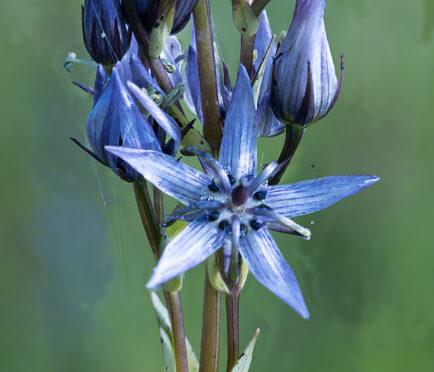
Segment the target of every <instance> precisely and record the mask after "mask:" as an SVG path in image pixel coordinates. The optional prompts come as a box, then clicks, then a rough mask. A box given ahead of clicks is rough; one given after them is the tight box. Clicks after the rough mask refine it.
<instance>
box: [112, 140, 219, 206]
mask: <svg viewBox="0 0 434 372" xmlns="http://www.w3.org/2000/svg"><path fill="white" fill-rule="evenodd" d="M106 150H107V151H108V152H110V153H112V154H114V155H116V156H118V157H119V158H121V159H122V160H124V161H125V162H127V163H128V164H129V165H130V166H132V167H133V168H134V169H135V170H136V171H137V172H139V173H140V174H141V175H142V176H143V177H144V178H145V179H146V180H147V181H149V182H151V183H152V184H153V185H154V186H155V187H157V188H158V189H160V190H161V191H163V192H164V193H166V194H168V195H170V196H172V197H173V198H175V199H176V200H179V201H180V202H181V203H184V204H191V203H195V202H197V201H199V200H200V198H201V197H202V196H204V195H206V194H207V190H208V185H209V184H210V182H211V178H210V177H209V176H207V175H206V174H204V173H202V172H199V171H197V170H196V169H194V168H191V167H190V166H188V165H186V164H184V163H181V162H180V161H177V160H176V159H175V158H173V157H171V156H169V155H166V154H163V153H162V152H158V151H147V150H136V149H130V148H125V147H114V146H107V147H106Z"/></svg>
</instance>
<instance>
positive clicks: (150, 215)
mask: <svg viewBox="0 0 434 372" xmlns="http://www.w3.org/2000/svg"><path fill="white" fill-rule="evenodd" d="M134 194H135V195H136V203H137V208H138V210H139V214H140V218H141V220H142V224H143V228H144V229H145V232H146V236H147V238H148V241H149V244H150V245H151V249H152V253H154V256H155V257H159V245H160V238H161V236H160V228H159V226H158V223H157V219H156V216H155V213H154V210H153V209H152V201H151V198H150V196H149V192H148V187H147V186H146V181H145V180H140V181H137V182H134Z"/></svg>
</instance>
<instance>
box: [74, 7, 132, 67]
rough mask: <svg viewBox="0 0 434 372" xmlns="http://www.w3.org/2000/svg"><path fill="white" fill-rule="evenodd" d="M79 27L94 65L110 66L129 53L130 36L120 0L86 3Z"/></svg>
mask: <svg viewBox="0 0 434 372" xmlns="http://www.w3.org/2000/svg"><path fill="white" fill-rule="evenodd" d="M82 26H83V39H84V45H85V46H86V49H87V51H88V52H89V54H90V55H91V57H92V58H93V59H94V60H95V61H96V62H97V63H101V64H103V65H113V64H115V63H116V62H117V61H120V60H121V59H122V56H123V55H124V54H125V52H126V51H127V50H128V47H129V45H130V37H129V34H128V31H127V27H126V24H125V20H124V16H123V14H122V11H121V7H120V3H119V0H85V2H84V6H82Z"/></svg>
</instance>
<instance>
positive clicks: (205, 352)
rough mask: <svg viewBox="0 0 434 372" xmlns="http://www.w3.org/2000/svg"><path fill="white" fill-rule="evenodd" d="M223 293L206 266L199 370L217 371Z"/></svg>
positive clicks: (201, 371) (200, 371) (204, 371)
mask: <svg viewBox="0 0 434 372" xmlns="http://www.w3.org/2000/svg"><path fill="white" fill-rule="evenodd" d="M220 310H221V295H220V293H219V292H217V291H216V290H215V289H214V287H213V286H212V285H211V283H210V281H209V278H208V272H207V269H206V268H205V284H204V299H203V324H202V342H201V347H200V365H199V372H217V371H218V363H219V351H220Z"/></svg>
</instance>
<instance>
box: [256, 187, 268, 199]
mask: <svg viewBox="0 0 434 372" xmlns="http://www.w3.org/2000/svg"><path fill="white" fill-rule="evenodd" d="M267 195H268V191H267V190H266V189H262V190H259V191H256V192H255V193H254V194H253V195H252V197H253V199H255V200H258V201H260V200H264V199H266V198H267Z"/></svg>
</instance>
